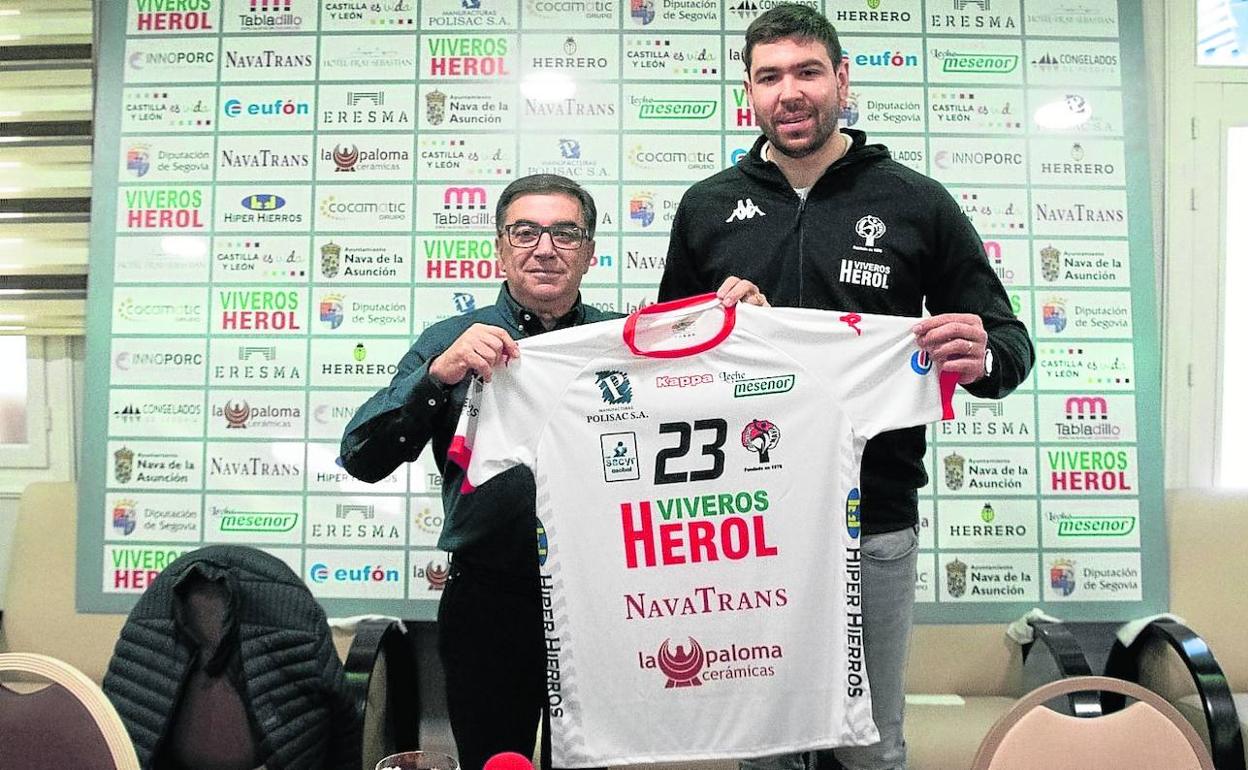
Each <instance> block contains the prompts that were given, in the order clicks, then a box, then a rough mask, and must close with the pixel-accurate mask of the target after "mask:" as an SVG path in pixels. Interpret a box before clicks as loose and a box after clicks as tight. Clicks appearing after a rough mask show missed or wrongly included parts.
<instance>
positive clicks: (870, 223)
mask: <svg viewBox="0 0 1248 770" xmlns="http://www.w3.org/2000/svg"><path fill="white" fill-rule="evenodd" d="M854 232H855V233H857V234H858V237H859V238H861V239H862V240H863V243H864V244H865V245H862V246H859V245H858V244H856V243H855V244H854V246H853V249H854V251H869V252H872V253H874V254H880V253H882V252H883V251H884V250H883V249H881V248H879V247H878V246H876V245H875V242H876V241H877V240H879V239H880V238H883V237H884V233H886V232H888V228H887V227H886V226H885V225H884V220H882V219H880V218H879V217H877V216H875V215H874V214H867V215H866V216H865V217H863V218H862V219H859V220H858V223H857V224H856V225H854Z"/></svg>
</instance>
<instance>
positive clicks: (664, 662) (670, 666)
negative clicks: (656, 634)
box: [657, 636, 706, 688]
mask: <svg viewBox="0 0 1248 770" xmlns="http://www.w3.org/2000/svg"><path fill="white" fill-rule="evenodd" d="M688 641H689V645H688V647H687V648H686V646H685V645H681V644H678V645H676V650H675V651H674V652H673V651H672V649H671V642H672V640H671V639H664V640H663V644H661V645H659V655H658V658H657V660H658V664H659V670H660V671H662V672H663V674H664V676H666V677H667V684H666V685H664V688H671V687H699V686H701V684H702V679H701V678H700V677H699V676H698V675H699V674H701V673H702V667H703V666H705V665H706V653H705V652H703V651H702V645H700V644H698V640H697V639H694V638H693V637H692V636H691V637H688Z"/></svg>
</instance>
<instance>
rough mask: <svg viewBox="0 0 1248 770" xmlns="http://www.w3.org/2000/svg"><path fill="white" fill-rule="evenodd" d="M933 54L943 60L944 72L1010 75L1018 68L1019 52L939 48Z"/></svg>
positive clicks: (942, 67)
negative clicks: (977, 51)
mask: <svg viewBox="0 0 1248 770" xmlns="http://www.w3.org/2000/svg"><path fill="white" fill-rule="evenodd" d="M932 56H933V57H934V58H936V59H937V60H939V61H940V62H941V71H942V72H956V73H962V74H971V73H977V74H981V75H1008V74H1009V73H1011V72H1013V71H1014V70H1016V69H1018V54H1012V53H969V52H968V53H963V52H959V51H951V50H949V49H944V48H937V49H935V50H933V51H932Z"/></svg>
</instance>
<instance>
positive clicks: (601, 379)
mask: <svg viewBox="0 0 1248 770" xmlns="http://www.w3.org/2000/svg"><path fill="white" fill-rule="evenodd" d="M594 376H596V377H597V378H598V389H599V390H600V391H602V401H603V403H606V404H631V403H633V384H632V383H631V382H629V381H628V375H627V374H625V373H624V372H621V371H618V370H615V369H607V370H604V371H599V372H594Z"/></svg>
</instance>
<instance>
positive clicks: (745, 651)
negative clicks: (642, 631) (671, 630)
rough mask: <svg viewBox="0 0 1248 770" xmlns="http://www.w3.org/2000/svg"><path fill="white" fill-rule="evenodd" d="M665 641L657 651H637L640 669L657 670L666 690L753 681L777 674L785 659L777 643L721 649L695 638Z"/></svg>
mask: <svg viewBox="0 0 1248 770" xmlns="http://www.w3.org/2000/svg"><path fill="white" fill-rule="evenodd" d="M672 642H673V640H672V639H671V638H670V637H669V638H667V639H664V640H663V643H662V644H660V645H659V648H658V650H657V651H656V652H653V653H652V652H648V651H640V650H639V651H638V652H637V666H638V667H639V668H641V669H643V670H657V671H658V672H659V673H660V674H662V675H663V678H664V682H665V683H664V685H663V687H664V689H672V688H675V687H701V686H702V685H703V684H705V683H708V682H715V681H721V680H727V679H753V678H758V677H769V676H775V675H776V668H775V663H773V661H778V660H780V659H782V658H783V657H784V648H783V647H781V646H780V645H778V644H752V643H749V642H744V643H737V642H729V643H728V644H727V645H725V646H723V647H720V648H710V649H706V648H705V647H703V646H702V643H701V642H699V641H698V640H697V639H694V638H693V637H692V636H690V637H686V639H685V642H684V643H679V642H678V643H676V644H675V645H673V644H672Z"/></svg>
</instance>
